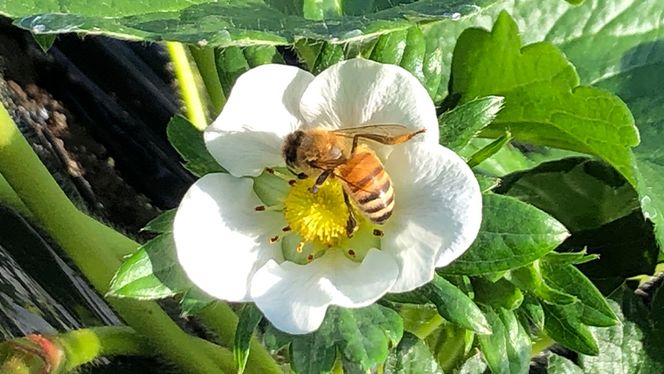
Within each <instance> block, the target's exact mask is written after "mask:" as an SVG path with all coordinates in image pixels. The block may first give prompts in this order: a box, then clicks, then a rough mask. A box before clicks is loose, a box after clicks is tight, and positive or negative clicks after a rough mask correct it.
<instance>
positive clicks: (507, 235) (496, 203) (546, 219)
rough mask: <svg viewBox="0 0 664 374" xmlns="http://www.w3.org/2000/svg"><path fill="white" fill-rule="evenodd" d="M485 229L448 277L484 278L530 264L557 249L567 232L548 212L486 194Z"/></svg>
mask: <svg viewBox="0 0 664 374" xmlns="http://www.w3.org/2000/svg"><path fill="white" fill-rule="evenodd" d="M483 200H484V206H483V211H482V217H483V220H482V226H481V227H480V232H479V235H478V237H477V239H476V240H475V242H474V243H473V245H472V246H471V247H470V249H469V250H468V251H466V253H464V254H463V255H462V256H461V257H460V258H459V259H457V260H456V261H454V262H453V263H452V264H451V265H450V266H448V267H445V268H443V269H441V271H442V272H443V273H445V274H465V275H481V274H487V273H496V272H501V271H506V270H510V269H513V268H517V267H521V266H524V265H527V264H529V263H531V262H533V261H535V260H536V259H538V258H540V257H542V256H543V255H545V254H546V253H548V252H550V251H551V250H553V249H554V248H555V247H556V246H557V245H558V244H560V243H561V242H562V241H563V240H564V239H565V238H566V237H567V235H568V234H567V230H565V228H564V227H563V226H562V225H561V224H560V223H559V222H558V221H556V220H555V219H553V218H552V217H550V216H549V215H547V214H546V213H544V212H542V211H540V210H538V209H536V208H534V207H532V206H530V205H528V204H525V203H522V202H520V201H519V200H516V199H514V198H511V197H507V196H500V195H494V194H485V195H483Z"/></svg>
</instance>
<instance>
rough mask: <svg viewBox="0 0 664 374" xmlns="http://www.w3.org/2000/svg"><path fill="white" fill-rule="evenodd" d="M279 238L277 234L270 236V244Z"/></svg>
mask: <svg viewBox="0 0 664 374" xmlns="http://www.w3.org/2000/svg"><path fill="white" fill-rule="evenodd" d="M277 240H279V235H275V236H273V237H271V238H270V244H273V243H276V241H277Z"/></svg>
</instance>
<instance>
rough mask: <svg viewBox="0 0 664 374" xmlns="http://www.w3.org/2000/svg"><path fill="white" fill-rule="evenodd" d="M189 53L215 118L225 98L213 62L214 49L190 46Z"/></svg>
mask: <svg viewBox="0 0 664 374" xmlns="http://www.w3.org/2000/svg"><path fill="white" fill-rule="evenodd" d="M189 53H191V57H193V59H194V62H196V66H197V67H198V72H199V74H200V75H201V78H202V79H203V84H204V85H205V90H206V91H207V94H208V97H209V98H210V102H212V110H213V111H214V113H213V114H214V115H215V116H216V115H217V114H219V112H221V109H222V108H223V107H224V104H225V103H226V96H224V90H223V88H222V87H221V82H220V81H219V74H218V73H217V66H216V64H215V60H214V49H212V48H210V47H196V46H190V47H189Z"/></svg>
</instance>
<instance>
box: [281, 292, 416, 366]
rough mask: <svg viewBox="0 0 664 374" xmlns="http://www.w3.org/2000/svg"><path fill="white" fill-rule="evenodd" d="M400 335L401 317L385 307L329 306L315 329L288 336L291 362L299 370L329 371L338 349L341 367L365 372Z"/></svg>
mask: <svg viewBox="0 0 664 374" xmlns="http://www.w3.org/2000/svg"><path fill="white" fill-rule="evenodd" d="M402 335H403V323H402V321H401V317H399V315H398V314H397V313H396V312H395V311H393V310H391V309H388V308H386V307H383V306H380V305H375V304H374V305H372V306H369V307H366V308H360V309H343V308H339V307H330V308H329V309H328V311H327V315H326V316H325V320H324V321H323V323H322V324H321V326H320V328H319V329H318V330H317V331H315V332H313V333H311V334H307V335H293V336H290V338H289V340H290V357H291V365H292V367H293V369H294V370H295V371H296V372H298V373H324V372H328V371H330V370H331V369H332V367H333V366H334V362H335V358H336V353H337V351H338V352H340V354H341V359H342V361H343V363H344V366H347V365H348V366H350V367H354V368H359V369H361V370H362V371H366V370H369V369H371V368H375V367H376V366H377V365H378V364H381V363H383V362H384V361H385V359H386V358H387V355H388V351H389V348H390V347H391V346H395V345H396V344H397V343H398V342H399V340H401V336H402ZM282 342H283V339H282Z"/></svg>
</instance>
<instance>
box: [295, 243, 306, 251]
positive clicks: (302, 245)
mask: <svg viewBox="0 0 664 374" xmlns="http://www.w3.org/2000/svg"><path fill="white" fill-rule="evenodd" d="M302 248H304V242H299V243H298V244H297V247H295V251H296V252H297V253H302Z"/></svg>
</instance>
